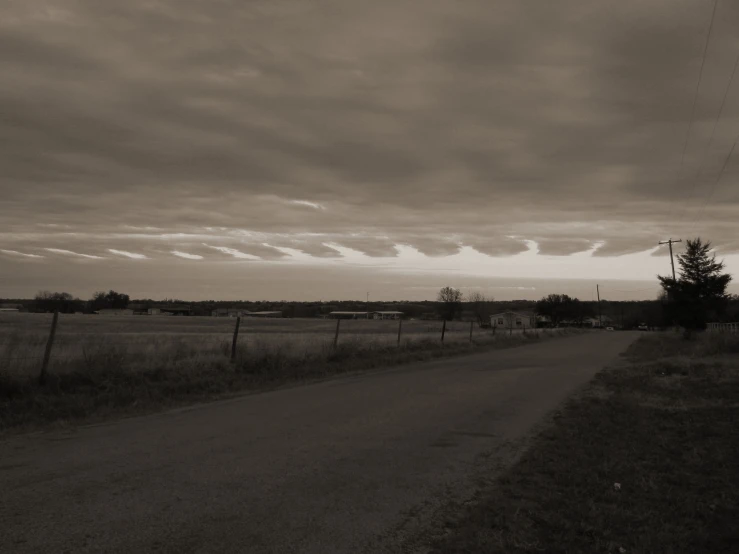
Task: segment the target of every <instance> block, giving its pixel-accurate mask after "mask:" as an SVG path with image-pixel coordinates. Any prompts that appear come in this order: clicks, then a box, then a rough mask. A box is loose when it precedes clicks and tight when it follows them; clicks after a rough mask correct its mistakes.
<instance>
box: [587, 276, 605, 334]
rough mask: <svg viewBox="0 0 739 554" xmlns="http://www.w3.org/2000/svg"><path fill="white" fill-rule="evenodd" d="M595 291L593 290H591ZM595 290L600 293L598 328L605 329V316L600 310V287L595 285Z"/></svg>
mask: <svg viewBox="0 0 739 554" xmlns="http://www.w3.org/2000/svg"><path fill="white" fill-rule="evenodd" d="M590 290H593V289H590ZM595 290H596V291H597V293H598V327H600V328H601V329H603V314H602V313H601V310H600V285H595Z"/></svg>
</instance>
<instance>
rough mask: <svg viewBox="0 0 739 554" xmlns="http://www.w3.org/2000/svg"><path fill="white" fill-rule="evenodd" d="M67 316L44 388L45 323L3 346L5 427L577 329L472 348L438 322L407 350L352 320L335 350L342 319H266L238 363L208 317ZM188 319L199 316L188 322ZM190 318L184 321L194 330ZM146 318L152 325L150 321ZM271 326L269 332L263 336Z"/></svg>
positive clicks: (412, 337)
mask: <svg viewBox="0 0 739 554" xmlns="http://www.w3.org/2000/svg"><path fill="white" fill-rule="evenodd" d="M65 319H66V318H60V325H59V328H60V331H59V334H58V335H57V339H56V341H55V344H54V349H53V354H52V359H51V364H50V367H49V377H48V380H47V382H46V384H45V385H44V386H40V385H39V384H38V383H37V376H38V372H39V369H40V365H41V358H42V356H43V351H44V347H45V344H46V335H45V333H42V332H40V329H39V326H38V325H36V324H35V322H33V324H32V325H26V326H25V327H23V326H19V327H18V328H15V329H12V330H11V331H10V332H9V333H5V334H4V335H3V338H2V339H1V340H0V429H2V428H9V427H18V426H24V425H32V424H36V423H39V422H49V421H69V420H79V419H85V418H91V417H92V418H102V417H106V416H108V415H111V414H115V413H126V412H131V411H136V412H141V411H144V412H145V411H151V410H154V409H160V408H162V407H167V406H174V405H178V404H182V403H185V402H192V401H199V400H208V399H211V398H217V397H223V396H224V395H228V394H232V393H235V392H238V391H244V390H253V389H261V388H265V387H272V386H276V385H279V384H281V383H285V382H290V381H301V380H307V379H315V378H319V377H322V376H326V375H332V374H339V373H344V372H350V371H357V370H362V369H369V368H374V367H381V366H390V365H396V364H402V363H406V362H410V361H420V360H429V359H433V358H437V357H441V356H451V355H457V354H463V353H469V352H475V351H479V350H481V349H487V348H506V347H511V346H516V345H520V344H525V343H529V342H532V341H539V340H542V339H545V338H549V337H552V336H558V335H563V334H566V333H567V332H564V331H541V332H539V333H536V334H534V333H529V334H526V335H524V334H522V333H517V334H514V335H513V336H509V335H507V334H497V335H495V336H493V335H492V334H491V333H490V332H486V333H475V334H473V340H472V342H470V341H469V327H468V326H467V325H465V326H464V332H462V331H461V330H454V329H452V330H451V331H450V332H449V333H448V334H447V336H446V337H445V342H444V344H443V345H442V344H441V342H440V340H439V336H438V335H437V333H436V332H435V331H437V330H438V329H436V328H435V327H438V326H428V327H429V328H430V329H431V330H432V331H434V332H426V331H424V330H423V328H420V329H419V327H416V328H412V329H411V331H415V332H408V333H405V334H404V335H403V337H402V340H401V344H400V346H398V345H397V334H396V332H397V331H395V330H396V329H397V327H396V325H397V324H395V325H392V324H391V325H390V326H388V325H385V326H384V328H383V330H386V331H385V332H383V333H378V332H374V333H373V332H371V331H372V330H374V331H377V329H378V328H379V327H378V326H377V325H376V324H375V323H373V322H364V323H370V324H371V326H366V327H362V326H361V325H354V326H352V325H351V323H355V324H356V322H349V323H350V324H348V325H347V324H345V323H342V329H344V330H346V331H347V332H345V333H343V334H341V335H340V340H339V344H338V346H337V348H334V346H333V328H334V325H335V322H334V323H333V324H330V325H329V326H326V325H325V323H326V322H319V323H324V325H323V326H322V327H316V324H315V322H312V321H310V320H308V321H307V322H306V321H302V322H298V323H297V325H296V328H297V329H298V330H299V331H300V332H297V333H296V332H292V333H291V332H285V329H289V325H290V323H289V322H279V324H272V325H271V326H270V324H269V323H267V324H266V325H265V324H264V323H262V322H260V323H261V324H262V326H261V329H260V328H259V327H258V325H257V324H254V323H252V324H251V325H250V326H248V327H247V329H246V330H245V332H243V333H242V334H241V335H240V339H239V342H238V345H237V349H236V357H235V359H234V360H233V361H231V360H230V354H231V335H230V334H227V333H223V332H220V333H219V332H210V331H211V330H213V327H211V325H213V324H211V323H210V322H207V321H206V322H202V321H201V322H197V321H194V322H192V323H194V324H195V325H196V326H198V327H200V329H199V332H171V331H169V329H171V327H168V326H164V325H162V324H160V323H159V322H157V323H156V324H155V325H162V327H161V329H160V330H161V331H162V332H141V333H134V332H131V331H130V329H127V330H125V331H124V330H119V331H118V332H107V331H108V330H109V328H110V327H108V328H107V329H106V326H111V327H115V326H121V325H124V326H130V325H131V324H135V323H136V321H133V322H130V321H111V322H108V321H106V320H102V319H97V320H96V318H94V317H92V316H88V318H87V319H84V320H81V321H80V325H78V326H77V328H75V327H74V325H71V324H70V322H72V323H75V321H74V320H72V319H67V321H66V322H65ZM170 319H171V318H170ZM185 319H195V318H181V320H185ZM181 320H180V321H178V322H176V324H175V325H177V326H186V325H187V324H188V322H187V321H185V322H182V321H181ZM139 321H141V324H142V325H146V324H150V322H149V321H146V318H140V319H139ZM91 322H92V323H98V324H99V325H101V327H100V328H99V332H98V333H93V332H89V331H90V328H89V327H86V326H88V325H90V324H91ZM65 323H66V324H67V326H66V329H64V328H63V325H64V324H65ZM216 323H219V322H216ZM250 323H251V322H250ZM329 323H331V322H329ZM385 323H389V322H385ZM232 324H233V323H231V325H232ZM167 325H170V324H167ZM119 328H120V327H119ZM182 328H183V327H180V329H179V330H180V331H181V330H182ZM165 329H166V330H167V331H165ZM264 329H267V332H259V331H260V330H261V331H263V330H264ZM311 329H312V330H311ZM203 330H205V331H206V332H203ZM387 330H390V331H393V332H387ZM65 331H66V332H65ZM74 331H78V332H74ZM327 331H330V332H327ZM351 331H354V332H351Z"/></svg>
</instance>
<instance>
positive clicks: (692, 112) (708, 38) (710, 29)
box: [669, 0, 718, 219]
mask: <svg viewBox="0 0 739 554" xmlns="http://www.w3.org/2000/svg"><path fill="white" fill-rule="evenodd" d="M717 7H718V0H714V2H713V11H712V12H711V22H710V24H709V25H708V34H707V35H706V44H705V45H704V46H703V57H702V58H701V67H700V70H699V71H698V81H697V82H696V84H695V92H694V93H693V107H692V108H691V110H690V120H689V123H688V132H687V133H686V134H685V144H684V145H683V152H682V155H681V156H680V167H679V168H678V172H677V177H678V179H679V178H680V175H681V174H682V170H683V165H684V164H685V153H686V152H687V150H688V143H689V142H690V133H691V131H692V130H693V120H694V119H695V106H696V104H697V103H698V91H699V90H700V86H701V81H702V80H703V68H704V66H705V65H706V53H707V52H708V44H709V43H710V42H711V33H712V32H713V22H714V20H715V19H716V8H717ZM674 206H675V197H674V196H672V198H671V199H670V208H669V213H670V219H672V212H673V210H674Z"/></svg>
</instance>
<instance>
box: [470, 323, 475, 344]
mask: <svg viewBox="0 0 739 554" xmlns="http://www.w3.org/2000/svg"><path fill="white" fill-rule="evenodd" d="M473 323H474V322H472V321H470V342H472V324H473Z"/></svg>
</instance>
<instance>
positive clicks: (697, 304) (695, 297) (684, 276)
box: [658, 238, 731, 330]
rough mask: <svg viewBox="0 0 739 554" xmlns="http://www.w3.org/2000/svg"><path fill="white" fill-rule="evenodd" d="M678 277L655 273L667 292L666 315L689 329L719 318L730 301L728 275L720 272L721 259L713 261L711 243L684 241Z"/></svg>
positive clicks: (701, 327)
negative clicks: (683, 251) (727, 290)
mask: <svg viewBox="0 0 739 554" xmlns="http://www.w3.org/2000/svg"><path fill="white" fill-rule="evenodd" d="M677 260H678V264H679V265H680V276H679V277H678V278H677V279H673V278H672V277H662V276H658V279H659V280H660V283H661V284H662V288H663V289H664V290H665V292H666V293H667V298H668V303H667V312H668V318H669V319H670V320H672V321H674V322H675V323H677V324H679V325H681V326H683V327H685V328H686V329H688V330H693V329H705V327H706V323H707V322H708V321H709V320H718V319H720V317H721V316H722V315H723V313H724V311H725V309H726V305H727V303H728V301H729V295H728V294H727V293H726V287H727V286H728V285H729V283H730V282H731V275H729V274H728V273H723V270H724V262H723V261H720V262H717V261H716V255H715V254H713V253H711V243H710V242H706V243H703V242H702V241H701V239H700V238H697V239H694V240H690V239H688V241H687V242H686V248H685V253H683V254H678V256H677Z"/></svg>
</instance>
